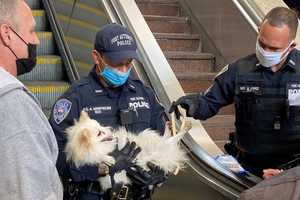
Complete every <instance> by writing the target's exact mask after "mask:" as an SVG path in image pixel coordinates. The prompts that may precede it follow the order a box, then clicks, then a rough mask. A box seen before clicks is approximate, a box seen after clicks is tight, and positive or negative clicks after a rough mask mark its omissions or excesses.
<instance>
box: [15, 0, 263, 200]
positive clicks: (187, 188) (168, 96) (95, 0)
mask: <svg viewBox="0 0 300 200" xmlns="http://www.w3.org/2000/svg"><path fill="white" fill-rule="evenodd" d="M27 2H28V4H29V5H30V6H31V7H32V8H33V9H34V12H33V14H34V17H35V19H36V22H37V31H38V36H39V38H40V41H41V44H40V47H39V48H38V65H37V67H36V68H35V69H34V70H33V71H32V72H31V73H29V74H26V75H23V76H20V77H19V78H20V79H21V80H22V81H23V82H24V83H25V84H26V85H27V87H28V88H29V89H30V90H31V91H33V92H34V93H35V94H36V96H37V97H38V99H39V100H40V101H41V104H42V107H43V110H44V112H45V113H46V115H49V111H50V109H51V107H52V105H53V103H54V101H55V100H56V98H57V97H58V96H60V95H61V94H62V93H63V92H64V91H65V90H66V89H67V88H68V87H69V85H70V84H71V83H72V82H73V81H75V80H77V79H79V78H80V77H82V76H84V75H86V74H87V73H88V71H89V70H90V69H91V67H92V64H93V63H92V59H91V50H92V49H93V42H94V37H95V34H96V32H97V31H98V30H99V29H100V28H101V26H103V25H104V24H106V23H108V22H117V23H120V24H123V25H125V26H127V27H128V28H129V29H130V30H131V31H132V32H133V34H134V35H135V37H136V38H137V43H138V54H139V56H140V60H141V61H142V63H137V62H135V63H134V68H135V71H136V72H137V75H138V76H139V78H140V79H141V80H143V81H144V82H145V84H147V85H150V86H151V87H152V88H153V89H154V91H155V93H156V95H157V97H158V99H159V100H160V101H161V102H162V103H163V104H164V105H165V106H166V107H169V106H170V104H171V101H173V100H175V99H177V98H178V97H180V96H182V95H184V91H183V89H182V87H181V86H180V84H179V82H178V80H177V78H176V76H175V74H174V72H173V70H172V68H171V67H170V65H169V63H168V61H167V59H166V57H165V55H164V54H163V52H162V50H161V49H160V47H159V45H158V43H157V41H156V39H155V36H156V38H160V39H163V37H165V36H166V35H164V34H156V35H155V36H154V35H153V33H152V32H151V31H150V29H149V27H148V26H147V23H146V22H145V20H144V18H143V17H142V14H141V12H140V11H139V9H138V7H137V5H136V3H135V1H134V0H55V1H51V0H28V1H27ZM171 2H174V1H173V0H172V1H171ZM194 36H195V35H193V37H194ZM174 37H175V36H174ZM177 123H178V125H180V121H178V122H177ZM192 123H193V130H192V131H191V132H189V134H187V135H186V136H185V137H184V139H183V141H182V143H183V145H184V147H185V148H186V151H187V153H188V155H189V157H190V163H189V165H188V167H187V169H186V170H185V171H184V172H183V173H181V174H180V175H179V176H176V177H170V180H169V182H168V184H166V185H165V186H163V188H161V189H160V190H158V192H157V193H156V199H164V200H168V199H183V198H184V199H189V200H194V199H195V200H196V199H197V200H199V199H200V200H201V199H203V200H204V199H205V200H210V199H211V200H214V199H220V200H223V199H237V198H238V196H239V194H240V192H242V191H243V190H245V189H247V188H249V187H251V186H253V185H254V184H256V183H257V182H258V181H259V179H256V177H252V176H249V177H241V176H238V175H236V174H234V173H232V172H230V171H228V170H227V169H225V168H224V167H222V166H221V165H219V164H218V163H217V162H216V161H215V160H214V159H213V158H212V156H213V155H219V154H222V153H223V152H222V151H221V150H220V149H219V148H218V146H217V145H216V144H215V143H214V141H212V139H211V138H210V137H209V135H208V134H207V133H206V131H205V129H204V128H203V126H202V124H201V123H199V121H193V122H192Z"/></svg>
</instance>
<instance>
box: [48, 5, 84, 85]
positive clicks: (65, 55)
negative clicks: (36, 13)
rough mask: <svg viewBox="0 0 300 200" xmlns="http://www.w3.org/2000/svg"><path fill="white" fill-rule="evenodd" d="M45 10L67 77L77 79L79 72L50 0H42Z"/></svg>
mask: <svg viewBox="0 0 300 200" xmlns="http://www.w3.org/2000/svg"><path fill="white" fill-rule="evenodd" d="M43 5H44V8H45V12H46V14H47V16H48V20H49V23H50V26H51V29H52V32H53V35H54V39H55V41H56V42H57V44H58V45H57V46H58V50H59V52H60V55H61V57H62V61H63V63H64V65H65V68H66V71H67V75H68V78H69V80H70V81H71V82H74V81H75V80H78V79H79V74H78V71H77V68H76V65H75V62H74V59H73V57H72V53H71V51H70V49H69V47H68V45H67V43H66V40H65V36H64V33H63V30H62V28H61V27H60V24H59V20H58V19H57V16H56V11H55V8H54V5H53V2H52V0H43Z"/></svg>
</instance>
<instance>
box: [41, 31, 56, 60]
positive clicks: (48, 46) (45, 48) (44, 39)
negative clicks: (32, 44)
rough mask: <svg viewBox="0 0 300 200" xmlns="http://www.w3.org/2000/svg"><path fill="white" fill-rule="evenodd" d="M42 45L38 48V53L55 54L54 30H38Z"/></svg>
mask: <svg viewBox="0 0 300 200" xmlns="http://www.w3.org/2000/svg"><path fill="white" fill-rule="evenodd" d="M37 35H38V37H39V39H40V45H39V46H38V48H37V54H38V55H50V54H55V47H54V39H53V34H52V32H37Z"/></svg>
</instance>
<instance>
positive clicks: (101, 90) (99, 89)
mask: <svg viewBox="0 0 300 200" xmlns="http://www.w3.org/2000/svg"><path fill="white" fill-rule="evenodd" d="M89 75H90V76H91V77H92V79H93V82H92V83H91V86H92V89H93V93H95V95H108V96H109V97H111V98H114V97H118V96H119V95H120V93H122V92H123V91H124V92H136V85H135V83H134V81H133V80H132V79H131V77H129V78H128V80H127V81H126V83H125V84H124V85H122V86H120V87H118V88H113V89H110V88H107V87H105V86H104V85H103V84H102V83H101V82H100V80H99V76H98V74H97V70H96V65H95V66H94V67H93V69H92V70H91V71H90V74H89Z"/></svg>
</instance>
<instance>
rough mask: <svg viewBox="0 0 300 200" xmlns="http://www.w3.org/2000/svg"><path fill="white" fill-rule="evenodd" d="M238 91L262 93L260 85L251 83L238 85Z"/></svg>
mask: <svg viewBox="0 0 300 200" xmlns="http://www.w3.org/2000/svg"><path fill="white" fill-rule="evenodd" d="M239 92H240V93H254V94H256V95H261V94H262V89H261V87H260V86H252V85H241V86H239Z"/></svg>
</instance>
